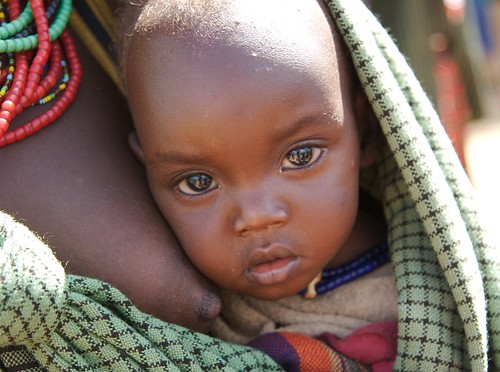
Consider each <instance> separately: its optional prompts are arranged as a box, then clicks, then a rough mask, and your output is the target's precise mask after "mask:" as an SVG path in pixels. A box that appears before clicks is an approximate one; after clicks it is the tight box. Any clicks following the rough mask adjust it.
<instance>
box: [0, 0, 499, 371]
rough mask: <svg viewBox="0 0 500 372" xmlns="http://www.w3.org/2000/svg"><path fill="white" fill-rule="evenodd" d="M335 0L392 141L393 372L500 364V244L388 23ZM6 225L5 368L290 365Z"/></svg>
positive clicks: (0, 247)
mask: <svg viewBox="0 0 500 372" xmlns="http://www.w3.org/2000/svg"><path fill="white" fill-rule="evenodd" d="M327 3H328V5H329V7H330V9H331V11H332V14H333V18H334V20H335V22H336V23H337V26H338V28H339V31H340V34H341V35H342V36H343V38H344V40H345V42H346V44H347V46H348V48H349V50H350V52H351V55H352V59H353V62H354V65H355V67H356V70H357V71H358V75H359V78H360V81H361V83H362V85H363V87H364V89H365V91H366V94H367V96H368V98H369V100H370V102H371V104H372V106H373V109H374V112H375V113H376V115H377V117H378V119H379V121H380V125H381V128H382V131H383V133H384V134H385V137H386V139H387V141H386V142H387V144H386V146H385V148H384V150H383V156H382V158H381V159H380V160H379V162H378V163H377V164H375V165H374V166H373V167H371V168H370V169H368V170H367V171H366V172H364V174H363V175H362V182H363V185H366V187H367V188H368V189H369V190H370V191H371V192H372V193H373V195H375V196H376V197H377V198H379V200H380V201H381V202H382V203H383V205H384V209H385V215H386V219H387V221H388V227H389V230H388V235H389V236H388V239H389V243H390V246H391V258H392V262H393V264H394V269H395V274H396V285H397V289H398V307H399V329H398V356H397V359H396V364H395V366H394V369H395V370H399V371H469V370H470V371H485V370H487V369H488V368H490V369H491V370H500V319H499V315H500V290H499V289H500V288H499V287H500V250H499V248H498V247H494V246H492V245H491V244H489V243H488V235H487V234H486V233H485V232H484V231H483V230H482V228H481V226H480V222H479V218H478V215H477V211H476V207H475V205H474V201H473V196H472V195H473V190H472V187H471V185H470V183H469V181H468V179H467V176H466V174H465V172H464V171H463V169H462V167H461V165H460V164H459V161H458V159H457V157H456V155H455V153H454V150H453V148H452V146H451V144H450V142H449V140H448V138H447V136H446V133H445V132H444V130H443V128H442V126H441V124H440V122H439V119H438V117H437V116H436V113H435V111H434V109H433V107H432V104H431V103H430V102H429V100H428V99H427V97H426V95H425V94H424V92H423V91H422V89H421V87H420V85H419V83H418V81H417V79H416V78H415V77H414V75H413V73H412V72H411V70H410V69H409V67H408V65H407V63H406V61H405V59H404V57H403V56H402V55H401V54H400V53H399V51H398V50H397V48H396V47H395V46H394V44H393V42H392V40H391V38H390V36H389V35H388V34H387V33H386V31H385V30H384V29H383V28H382V27H381V26H380V24H379V23H378V21H377V20H376V19H375V18H374V17H373V16H372V14H371V13H370V12H369V11H368V10H367V9H366V7H365V6H364V5H363V3H362V2H361V0H330V1H327ZM0 226H1V227H0V272H1V281H0V345H1V346H3V348H2V349H1V350H0V362H1V363H2V364H3V366H4V367H5V368H7V367H15V368H17V370H38V369H39V368H41V367H43V369H48V370H78V371H80V370H92V371H95V370H127V371H128V370H176V369H180V370H203V371H209V370H210V371H211V370H265V371H270V370H279V367H278V366H276V365H275V364H274V362H273V361H272V360H271V359H270V358H268V357H267V356H266V355H264V354H262V353H260V352H259V351H256V350H253V349H250V348H247V347H245V346H240V345H233V344H229V343H225V342H223V341H220V340H217V339H214V338H210V337H208V336H205V335H201V334H198V333H195V332H191V331H189V330H187V329H185V328H182V327H179V326H176V325H173V324H168V323H164V322H162V321H160V320H158V319H156V318H153V317H151V316H148V315H146V314H143V313H141V312H140V311H139V310H137V308H135V307H134V305H133V304H132V303H131V302H130V301H129V300H128V299H127V298H126V297H124V296H123V295H122V294H121V293H120V292H119V291H117V290H116V289H114V288H113V287H111V286H110V285H108V284H106V283H103V282H100V281H97V280H94V279H90V278H84V277H78V276H73V275H66V274H65V273H64V270H63V268H62V266H61V265H60V263H59V262H57V260H56V259H55V258H54V256H53V255H52V252H51V251H50V249H49V248H48V247H47V246H46V245H45V244H44V243H42V242H41V241H40V240H39V239H37V238H36V237H35V236H34V235H33V234H32V233H31V232H29V231H28V230H27V229H26V228H25V227H23V226H22V225H20V224H17V223H16V222H14V221H13V220H12V219H11V218H10V217H9V216H7V215H5V214H0ZM2 364H0V366H1V365H2ZM38 366H41V367H38Z"/></svg>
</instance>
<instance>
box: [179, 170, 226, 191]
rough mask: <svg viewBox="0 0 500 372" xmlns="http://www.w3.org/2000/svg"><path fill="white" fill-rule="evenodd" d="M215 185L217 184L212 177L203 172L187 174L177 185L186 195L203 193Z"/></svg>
mask: <svg viewBox="0 0 500 372" xmlns="http://www.w3.org/2000/svg"><path fill="white" fill-rule="evenodd" d="M217 187H218V185H217V184H216V183H215V182H214V180H213V179H212V177H211V176H209V175H208V174H204V173H198V174H193V175H191V176H188V177H186V178H184V179H183V180H182V181H181V182H179V184H178V185H177V188H178V189H179V191H180V192H182V193H183V194H186V195H199V194H203V193H205V192H208V191H210V190H214V189H216V188H217Z"/></svg>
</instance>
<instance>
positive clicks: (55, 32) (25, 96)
mask: <svg viewBox="0 0 500 372" xmlns="http://www.w3.org/2000/svg"><path fill="white" fill-rule="evenodd" d="M71 8H72V2H71V0H51V1H50V0H49V1H43V0H30V1H28V2H27V4H26V6H25V7H24V9H23V10H22V11H21V5H20V2H19V0H0V85H1V87H0V147H2V146H6V145H10V144H12V143H15V142H17V141H20V140H22V139H24V138H26V137H28V136H31V135H32V134H34V133H36V132H38V131H40V130H41V129H42V128H45V127H46V126H48V125H49V124H50V123H52V122H54V121H55V120H56V119H57V118H58V117H59V116H61V115H62V113H63V112H64V111H65V110H66V109H67V108H68V106H69V105H70V104H71V102H73V100H74V98H75V94H76V92H77V90H78V87H79V86H80V82H81V78H82V67H81V64H80V61H79V59H78V55H77V53H76V46H75V43H74V41H73V39H72V37H71V36H70V34H69V33H68V31H66V30H65V27H66V24H67V22H68V19H69V16H70V14H71ZM49 102H52V104H51V105H50V107H48V109H47V110H46V111H45V112H43V113H42V114H40V115H39V116H38V117H36V118H35V119H33V120H31V121H29V122H27V123H25V124H23V125H19V126H17V127H16V128H14V129H9V127H10V125H11V123H12V121H13V120H14V118H15V117H17V116H18V115H19V114H21V113H22V112H23V110H25V109H26V108H29V107H31V106H33V105H40V104H46V103H49Z"/></svg>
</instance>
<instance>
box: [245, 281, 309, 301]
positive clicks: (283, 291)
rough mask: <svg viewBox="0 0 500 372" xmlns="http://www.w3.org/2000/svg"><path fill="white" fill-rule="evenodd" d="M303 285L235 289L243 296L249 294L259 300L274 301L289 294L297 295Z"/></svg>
mask: <svg viewBox="0 0 500 372" xmlns="http://www.w3.org/2000/svg"><path fill="white" fill-rule="evenodd" d="M306 286H307V285H305V286H300V287H297V286H293V287H289V288H287V287H281V288H272V287H264V288H256V289H252V290H251V291H248V290H244V291H238V290H236V292H237V293H239V294H242V295H244V296H249V297H253V298H256V299H259V300H266V301H276V300H281V299H283V298H286V297H290V296H296V295H299V292H301V291H302V290H303V289H304V288H305V287H306Z"/></svg>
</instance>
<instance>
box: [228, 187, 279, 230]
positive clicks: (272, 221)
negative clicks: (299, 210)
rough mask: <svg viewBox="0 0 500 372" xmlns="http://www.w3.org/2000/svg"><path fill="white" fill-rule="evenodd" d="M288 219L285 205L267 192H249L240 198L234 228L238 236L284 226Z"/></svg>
mask: <svg viewBox="0 0 500 372" xmlns="http://www.w3.org/2000/svg"><path fill="white" fill-rule="evenodd" d="M287 221H288V212H287V208H286V207H285V205H284V204H283V203H282V202H280V201H279V200H277V199H276V198H274V197H273V196H272V195H269V194H251V195H247V196H245V197H243V198H242V199H240V201H239V203H238V213H237V217H236V219H235V221H234V230H235V232H236V233H237V234H238V235H240V236H245V235H247V234H248V233H250V232H257V231H262V230H266V229H269V228H278V227H282V226H284V225H285V224H286V223H287Z"/></svg>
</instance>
